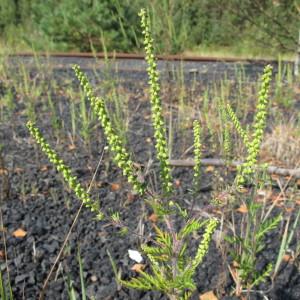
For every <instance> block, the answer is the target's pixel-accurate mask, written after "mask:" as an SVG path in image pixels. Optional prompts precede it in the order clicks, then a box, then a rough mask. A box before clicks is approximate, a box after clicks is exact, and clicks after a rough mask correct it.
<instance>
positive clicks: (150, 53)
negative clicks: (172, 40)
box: [139, 9, 173, 193]
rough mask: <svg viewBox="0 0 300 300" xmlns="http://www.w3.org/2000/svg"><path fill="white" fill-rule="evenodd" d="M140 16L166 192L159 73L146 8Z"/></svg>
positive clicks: (168, 175) (168, 187) (169, 188)
mask: <svg viewBox="0 0 300 300" xmlns="http://www.w3.org/2000/svg"><path fill="white" fill-rule="evenodd" d="M139 16H140V18H141V26H142V29H143V36H144V48H145V52H146V57H145V59H146V61H147V64H148V68H147V71H148V76H149V85H150V101H151V111H152V122H153V127H154V138H155V148H156V153H157V158H158V160H159V162H160V169H161V173H160V174H161V179H162V183H163V188H164V191H165V192H166V193H170V192H171V191H172V186H173V185H172V178H171V170H170V165H169V163H168V153H169V151H168V147H167V139H166V129H165V122H164V117H163V114H162V105H161V99H160V96H159V93H160V85H159V74H158V70H157V63H156V59H155V56H154V47H153V38H152V36H151V32H150V18H149V17H148V16H147V14H146V10H145V9H142V10H141V11H140V13H139Z"/></svg>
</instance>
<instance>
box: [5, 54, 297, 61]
mask: <svg viewBox="0 0 300 300" xmlns="http://www.w3.org/2000/svg"><path fill="white" fill-rule="evenodd" d="M9 56H11V57H33V56H37V57H40V56H43V57H62V58H63V57H73V58H75V57H78V58H98V59H106V58H108V59H135V60H144V58H145V57H144V55H143V54H138V53H121V52H109V53H104V52H97V53H90V52H68V53H66V52H52V53H51V52H37V53H32V52H18V53H15V54H11V55H9ZM156 57H157V59H158V60H164V61H190V62H243V63H262V64H265V63H271V64H276V63H277V62H278V61H277V60H274V59H254V58H237V57H213V56H196V55H191V56H188V55H183V54H178V55H157V56H156ZM285 62H286V63H292V61H285Z"/></svg>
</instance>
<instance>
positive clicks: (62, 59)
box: [9, 52, 292, 82]
mask: <svg viewBox="0 0 300 300" xmlns="http://www.w3.org/2000/svg"><path fill="white" fill-rule="evenodd" d="M157 59H158V63H157V65H158V70H159V71H160V73H161V78H162V79H168V80H173V79H174V80H176V79H178V78H179V77H180V76H182V75H184V80H185V82H191V80H197V81H203V82H207V81H212V80H219V79H222V78H224V76H226V78H227V79H234V78H236V77H237V76H238V75H237V74H238V72H240V73H241V72H243V75H245V76H244V78H248V79H247V80H250V81H255V80H257V78H258V76H259V74H261V73H262V71H263V68H264V66H265V65H266V64H272V65H273V67H274V73H276V71H277V66H278V62H277V61H275V60H262V59H242V58H233V57H232V58H228V57H218V58H216V57H203V56H185V55H158V56H157ZM9 60H10V62H11V65H12V66H18V62H20V63H23V64H25V65H26V66H28V67H29V68H36V66H37V64H40V65H44V66H45V65H46V66H49V69H50V68H52V69H53V70H58V71H64V70H67V69H70V68H71V67H72V65H74V64H78V65H80V67H81V68H83V69H85V70H89V69H90V70H97V72H98V71H99V72H100V73H101V72H103V71H106V72H107V70H109V72H110V73H111V75H115V76H118V77H119V78H122V77H123V78H126V79H134V80H135V79H138V78H141V77H143V78H146V77H147V74H146V69H147V64H146V62H145V60H144V55H142V54H134V53H78V52H71V53H64V52H56V53H46V52H39V53H31V52H19V53H16V54H12V55H9ZM283 64H286V65H292V62H291V61H285V62H283Z"/></svg>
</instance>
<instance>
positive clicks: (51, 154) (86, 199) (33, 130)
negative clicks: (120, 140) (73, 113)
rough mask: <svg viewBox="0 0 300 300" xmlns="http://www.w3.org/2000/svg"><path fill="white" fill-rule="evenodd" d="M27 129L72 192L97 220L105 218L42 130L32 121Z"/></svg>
mask: <svg viewBox="0 0 300 300" xmlns="http://www.w3.org/2000/svg"><path fill="white" fill-rule="evenodd" d="M27 128H28V130H29V132H30V135H31V136H32V137H33V138H34V140H35V142H36V143H37V144H38V145H40V147H41V149H42V151H43V152H44V153H45V154H46V155H47V157H48V159H49V161H50V162H51V163H52V164H53V165H54V166H55V167H56V169H57V171H58V172H59V173H61V174H62V176H63V178H64V180H65V181H66V182H67V183H68V185H69V187H70V189H71V190H73V191H74V193H75V195H76V196H77V197H78V199H80V200H81V201H82V202H83V203H84V205H85V206H86V207H88V208H89V209H90V210H91V211H92V212H94V213H96V216H97V219H99V220H101V219H102V218H103V213H102V212H101V210H100V206H99V203H98V202H95V201H93V200H92V199H91V197H90V195H89V194H88V193H87V192H86V190H85V188H84V187H82V185H81V184H80V183H79V181H78V179H77V177H76V176H72V173H71V170H70V168H69V167H67V166H66V165H65V163H64V162H63V160H62V159H60V158H59V156H58V155H57V154H56V152H55V151H54V150H53V149H52V148H51V147H50V145H49V144H48V143H47V142H46V140H45V138H44V137H43V135H42V133H41V132H40V130H39V129H38V128H37V127H36V126H35V124H34V123H32V122H31V121H28V122H27Z"/></svg>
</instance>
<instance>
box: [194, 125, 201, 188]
mask: <svg viewBox="0 0 300 300" xmlns="http://www.w3.org/2000/svg"><path fill="white" fill-rule="evenodd" d="M193 129H194V156H195V166H194V179H193V184H194V190H195V191H197V190H198V189H199V186H200V182H199V180H200V176H201V129H200V124H199V121H196V120H195V121H194V123H193Z"/></svg>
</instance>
